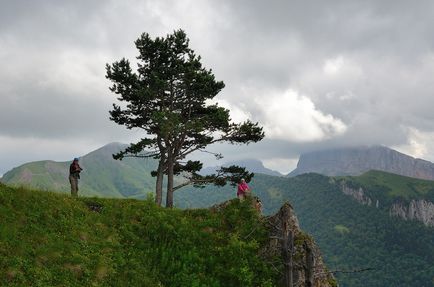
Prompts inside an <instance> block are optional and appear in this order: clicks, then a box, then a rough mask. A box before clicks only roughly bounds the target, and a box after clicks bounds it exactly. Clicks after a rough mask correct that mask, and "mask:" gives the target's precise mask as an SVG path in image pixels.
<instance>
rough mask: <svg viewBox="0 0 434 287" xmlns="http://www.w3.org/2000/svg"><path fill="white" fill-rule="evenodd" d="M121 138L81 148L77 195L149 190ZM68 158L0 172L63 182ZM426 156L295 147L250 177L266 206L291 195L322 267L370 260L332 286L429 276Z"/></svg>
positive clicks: (178, 202) (42, 183) (432, 238)
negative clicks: (285, 168)
mask: <svg viewBox="0 0 434 287" xmlns="http://www.w3.org/2000/svg"><path fill="white" fill-rule="evenodd" d="M122 147H123V145H120V144H110V145H107V146H105V147H103V148H101V149H99V150H97V151H94V152H91V153H89V154H87V155H85V156H83V157H82V158H81V160H80V163H81V164H82V166H83V168H84V169H85V170H84V173H83V176H82V181H81V182H80V188H81V190H82V193H80V194H81V195H83V194H84V195H89V196H95V195H96V196H101V197H135V198H144V197H145V196H146V194H147V193H148V192H152V190H153V185H154V179H153V178H152V177H150V175H149V173H150V171H151V170H153V169H154V167H155V165H156V163H155V162H154V161H152V160H149V161H144V160H143V159H125V160H123V161H114V160H113V159H112V156H111V155H112V154H113V153H115V152H117V151H118V150H119V149H121V148H122ZM68 165H69V162H64V163H56V162H50V161H44V162H35V163H29V164H25V165H23V166H21V167H18V168H15V169H13V170H11V171H10V172H8V173H6V174H5V175H4V177H3V182H5V183H6V184H8V185H21V184H27V185H31V184H33V186H34V187H36V188H39V189H46V190H55V191H61V192H68V190H69V186H68V183H67V171H68ZM431 165H432V163H430V162H428V161H423V160H420V159H414V158H412V157H410V156H407V155H404V154H401V153H399V152H397V151H394V150H391V149H388V148H386V147H379V146H377V147H359V148H347V149H341V150H337V149H335V150H328V151H321V152H316V153H310V154H305V155H302V156H301V157H300V161H299V164H298V166H297V169H296V170H295V171H294V172H292V173H291V174H290V175H291V176H290V177H283V176H270V175H266V174H261V173H258V174H256V175H255V177H254V178H253V180H252V182H251V183H250V186H251V187H252V190H253V193H254V195H257V196H259V198H260V199H261V200H262V202H263V207H264V213H265V214H267V215H268V214H272V213H275V212H276V211H277V210H278V208H279V207H280V206H281V205H282V204H283V203H284V202H285V201H288V200H289V201H290V202H291V204H292V205H293V207H294V209H295V211H296V213H297V214H298V217H299V221H300V226H301V228H302V229H304V230H306V231H308V232H309V233H310V234H311V235H313V237H314V238H315V240H316V241H317V243H318V244H319V247H320V249H321V250H322V251H323V254H324V259H325V262H326V264H327V266H329V267H330V268H331V269H333V268H335V269H337V270H344V271H345V270H346V271H351V270H359V269H369V270H370V271H366V272H360V273H359V272H356V273H351V272H350V273H336V275H337V278H338V280H339V282H340V284H341V286H356V287H357V286H432V282H433V281H432V280H433V278H434V267H433V266H432V262H433V261H434V181H431V180H423V179H417V178H415V177H428V175H429V170H430V167H431ZM247 168H249V167H247ZM372 169H377V170H372ZM411 170H413V172H411ZM315 172H316V173H315ZM391 172H392V173H391ZM318 173H322V174H323V175H320V174H318ZM399 173H401V174H403V173H404V174H407V175H409V173H410V175H411V176H413V177H408V176H402V175H399ZM297 174H298V175H297ZM234 197H235V190H234V189H233V188H232V187H230V186H226V187H223V188H218V187H215V186H207V187H205V188H203V189H194V188H192V187H185V188H182V189H180V190H178V191H176V193H175V206H177V207H179V208H200V207H209V206H212V205H215V204H216V203H219V202H224V201H226V200H228V199H231V198H234Z"/></svg>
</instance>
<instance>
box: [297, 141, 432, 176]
mask: <svg viewBox="0 0 434 287" xmlns="http://www.w3.org/2000/svg"><path fill="white" fill-rule="evenodd" d="M369 170H380V171H385V172H390V173H395V174H399V175H404V176H409V177H414V178H420V179H429V180H434V164H433V163H431V162H429V161H426V160H423V159H418V158H414V157H412V156H409V155H406V154H403V153H401V152H398V151H396V150H394V149H391V148H388V147H386V146H382V145H374V146H355V147H344V148H334V149H328V150H319V151H313V152H309V153H305V154H302V155H301V156H300V159H299V161H298V164H297V168H296V169H295V170H293V171H292V172H291V173H290V174H289V176H296V175H299V174H303V173H309V172H315V173H320V174H324V175H328V176H337V175H360V174H363V173H364V172H367V171H369Z"/></svg>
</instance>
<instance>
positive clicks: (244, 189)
mask: <svg viewBox="0 0 434 287" xmlns="http://www.w3.org/2000/svg"><path fill="white" fill-rule="evenodd" d="M250 192H251V190H250V187H249V186H248V185H247V183H246V180H245V179H244V178H242V179H241V181H240V183H238V188H237V197H238V198H239V199H240V200H244V198H246V196H247V195H249V194H250Z"/></svg>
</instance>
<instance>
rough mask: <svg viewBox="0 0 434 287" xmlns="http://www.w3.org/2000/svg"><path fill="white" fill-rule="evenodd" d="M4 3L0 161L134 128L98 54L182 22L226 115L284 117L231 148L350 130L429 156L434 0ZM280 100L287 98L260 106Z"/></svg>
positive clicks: (255, 152) (346, 134)
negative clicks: (113, 118)
mask: <svg viewBox="0 0 434 287" xmlns="http://www.w3.org/2000/svg"><path fill="white" fill-rule="evenodd" d="M1 7H2V9H1V10H0V61H1V63H2V66H1V67H2V68H0V141H1V144H2V150H0V159H1V160H0V161H1V162H2V165H1V166H0V174H1V173H3V172H5V171H6V170H8V169H10V168H11V167H13V166H14V165H16V164H18V163H21V162H24V161H26V160H34V159H43V158H52V159H62V158H65V159H67V158H69V157H70V156H72V155H75V154H76V153H78V152H85V151H86V149H87V148H88V149H89V150H88V151H90V149H91V148H94V147H97V146H98V145H102V144H105V143H107V142H109V141H124V142H130V141H133V140H134V138H137V137H138V136H140V133H138V132H131V131H127V130H125V129H123V128H122V127H118V126H116V125H115V124H114V123H112V122H110V121H109V120H108V110H109V109H110V107H111V103H112V102H113V101H114V100H115V96H114V95H111V94H110V92H109V91H108V86H109V83H108V82H107V81H106V79H105V78H104V75H105V70H104V65H105V63H107V62H113V61H115V60H118V59H120V58H121V57H124V56H125V57H127V58H129V59H131V60H134V56H135V55H136V52H135V49H134V46H133V41H134V40H135V39H136V38H137V37H138V36H139V35H140V33H142V32H149V33H150V34H151V35H154V36H162V35H165V34H167V33H169V32H171V31H173V30H174V29H178V28H183V29H185V30H186V32H187V34H188V35H189V37H190V39H191V45H192V47H193V49H195V50H196V51H197V53H199V54H201V55H202V56H203V61H204V63H205V64H206V65H207V66H208V67H210V68H212V69H213V70H214V72H215V74H216V76H217V78H218V79H221V80H224V81H225V83H226V88H225V89H224V91H223V92H222V93H221V95H219V99H220V101H221V102H222V103H225V104H226V105H227V106H228V107H231V109H233V111H234V118H239V117H241V118H242V117H243V116H248V117H251V118H252V119H254V120H257V121H260V122H261V123H263V124H264V125H266V126H267V128H268V130H272V129H273V128H275V130H278V129H280V130H282V131H283V136H282V135H281V136H276V134H277V133H274V134H273V133H269V136H268V138H267V140H265V141H264V142H263V143H259V144H256V145H250V146H248V147H247V148H240V147H235V148H234V147H228V146H221V147H219V148H221V149H222V150H223V151H225V152H227V158H229V157H232V158H236V157H260V158H261V159H263V160H268V162H269V163H270V162H272V161H273V160H276V162H277V159H287V160H294V159H296V158H297V157H298V155H299V154H300V153H302V152H305V151H309V150H313V149H318V148H324V147H333V146H342V145H358V144H385V145H389V146H393V147H396V148H398V149H401V150H402V151H405V152H408V153H411V154H414V155H418V156H423V157H425V158H428V159H433V158H434V144H432V143H434V125H433V123H434V114H433V113H432V111H431V106H433V104H434V97H433V91H434V81H432V74H433V72H434V37H432V35H434V18H433V17H432V11H433V8H434V3H433V2H432V1H428V0H423V1H416V2H414V1H413V2H410V1H404V0H402V1H391V0H390V1H373V0H371V1H342V0H341V1H338V0H335V1H327V2H318V1H271V2H270V1H268V2H266V1H219V2H215V1H200V2H197V1H196V2H195V3H192V2H191V1H176V2H174V1H151V0H149V1H138V0H137V1H136V0H131V1H54V0H53V1H49V0H46V1H30V2H29V1H2V4H1ZM288 91H291V92H293V93H296V94H297V95H298V98H291V97H289V98H288ZM285 95H286V96H285ZM285 97H286V98H285ZM285 99H286V100H285ZM274 101H278V103H277V104H276V105H274V108H276V107H279V106H280V107H281V109H277V108H276V109H277V110H276V112H275V113H274V114H273V113H272V114H270V113H269V112H268V113H267V111H266V110H264V107H270V105H271V104H272V103H271V102H274ZM303 105H304V107H305V108H304V109H303V108H302V106H303ZM285 112H287V113H288V117H285ZM290 115H292V117H290ZM295 115H296V117H295ZM294 117H295V118H294ZM292 127H295V128H294V129H291V128H292ZM298 131H299V132H298ZM307 132H309V133H307ZM304 133H305V136H304V137H300V135H302V134H304ZM27 145H32V148H27V149H25V148H24V147H25V146H27ZM62 146H64V149H65V150H64V151H62ZM213 148H214V147H213ZM23 150H24V151H23ZM47 150H51V152H46V151H47ZM54 151H55V152H54ZM14 154H16V155H17V156H16V157H14V156H11V155H14ZM18 155H19V156H18ZM45 155H46V156H45ZM44 156H45V157H44ZM18 157H19V159H17V158H18ZM280 162H281V163H284V162H285V161H280ZM276 165H277V163H276ZM284 169H285V167H282V170H284Z"/></svg>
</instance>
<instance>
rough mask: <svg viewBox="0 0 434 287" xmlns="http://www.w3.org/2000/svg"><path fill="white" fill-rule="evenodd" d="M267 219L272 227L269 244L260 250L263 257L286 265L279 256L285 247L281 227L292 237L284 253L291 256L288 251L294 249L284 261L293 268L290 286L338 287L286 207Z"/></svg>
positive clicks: (307, 237)
mask: <svg viewBox="0 0 434 287" xmlns="http://www.w3.org/2000/svg"><path fill="white" fill-rule="evenodd" d="M266 219H267V220H268V222H269V223H270V225H271V233H270V238H271V240H270V242H269V243H268V245H267V246H266V247H265V248H264V249H263V254H264V256H270V257H274V256H281V258H282V260H283V261H284V262H285V256H282V250H284V249H285V248H282V246H286V244H285V242H284V240H282V239H283V238H285V234H284V233H285V231H284V230H285V228H283V227H284V226H286V227H287V231H288V233H289V238H292V237H293V240H292V243H291V240H289V242H290V244H289V246H288V247H289V250H288V252H287V253H288V255H291V252H289V251H290V250H291V249H293V252H292V258H291V261H289V258H286V260H288V261H287V262H290V263H289V265H290V266H292V268H291V269H292V282H293V286H300V287H301V286H306V287H308V286H309V287H310V286H312V287H313V286H315V287H316V286H318V287H319V286H321V287H327V286H337V284H336V280H335V279H334V277H333V275H332V274H331V273H329V272H328V271H327V268H326V266H325V264H324V262H323V259H322V257H321V252H320V250H319V248H318V247H317V246H316V244H315V242H314V241H313V239H312V238H311V237H310V236H308V235H307V234H305V233H303V232H302V231H301V230H300V227H299V224H298V219H297V217H296V215H295V214H294V210H293V208H292V206H291V205H290V204H289V203H285V204H284V205H283V206H282V207H281V209H280V210H279V212H278V213H277V214H276V215H274V216H271V217H268V218H266ZM287 235H288V234H287ZM283 253H285V252H283ZM282 280H284V278H283V279H282Z"/></svg>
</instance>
